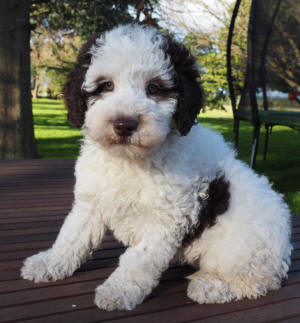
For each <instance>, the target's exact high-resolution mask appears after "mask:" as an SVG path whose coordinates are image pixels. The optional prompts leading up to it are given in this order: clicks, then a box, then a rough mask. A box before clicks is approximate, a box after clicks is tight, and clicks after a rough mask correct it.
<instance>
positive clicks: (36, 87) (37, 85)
mask: <svg viewBox="0 0 300 323" xmlns="http://www.w3.org/2000/svg"><path fill="white" fill-rule="evenodd" d="M39 88H40V80H39V77H38V76H37V75H36V76H35V79H34V87H33V90H32V97H33V98H34V99H36V98H38V93H39Z"/></svg>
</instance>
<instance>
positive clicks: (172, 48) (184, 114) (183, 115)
mask: <svg viewBox="0 0 300 323" xmlns="http://www.w3.org/2000/svg"><path fill="white" fill-rule="evenodd" d="M166 53H167V55H169V57H170V59H171V63H172V65H173V66H174V70H175V73H176V75H175V78H176V81H177V87H178V92H179V97H178V104H177V108H176V112H175V114H174V119H175V122H176V124H177V128H178V130H179V132H180V133H181V135H183V136H185V135H186V134H187V133H188V132H189V131H190V129H191V127H192V126H193V125H194V124H195V119H196V117H197V115H198V113H199V111H200V109H201V107H202V105H203V92H202V89H201V86H200V84H199V82H198V80H197V78H198V77H199V72H198V70H197V67H196V61H195V58H194V57H193V56H192V55H191V53H190V51H189V50H188V49H187V48H186V47H184V46H183V45H182V44H179V43H177V42H175V41H174V40H172V39H171V38H170V37H168V41H167V48H166Z"/></svg>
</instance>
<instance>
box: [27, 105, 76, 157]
mask: <svg viewBox="0 0 300 323" xmlns="http://www.w3.org/2000/svg"><path fill="white" fill-rule="evenodd" d="M33 115H34V134H35V138H36V140H37V147H38V153H39V157H40V158H75V157H76V156H77V155H78V151H79V140H80V138H81V132H80V130H78V129H74V128H72V127H71V126H70V124H69V122H68V121H67V111H66V109H65V107H64V105H63V103H62V102H61V101H58V100H50V99H37V100H33Z"/></svg>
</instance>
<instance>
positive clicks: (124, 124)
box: [113, 118, 139, 137]
mask: <svg viewBox="0 0 300 323" xmlns="http://www.w3.org/2000/svg"><path fill="white" fill-rule="evenodd" d="M138 124H139V123H138V121H136V120H135V119H128V118H118V119H116V120H115V121H114V123H113V126H114V131H115V133H116V134H117V135H118V136H120V137H129V136H131V135H132V134H133V133H134V131H135V130H136V129H137V127H138Z"/></svg>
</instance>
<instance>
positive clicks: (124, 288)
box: [95, 280, 144, 311]
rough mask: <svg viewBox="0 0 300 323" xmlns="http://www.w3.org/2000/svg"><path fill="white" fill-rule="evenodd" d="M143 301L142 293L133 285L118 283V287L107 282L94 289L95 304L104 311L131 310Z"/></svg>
mask: <svg viewBox="0 0 300 323" xmlns="http://www.w3.org/2000/svg"><path fill="white" fill-rule="evenodd" d="M143 299H144V293H143V292H142V290H141V289H140V287H138V286H137V285H135V284H132V283H129V282H126V283H125V284H124V283H123V282H121V281H120V282H119V285H116V284H113V283H111V282H110V281H109V280H107V281H106V282H104V284H102V285H100V286H98V287H97V288H96V295H95V304H96V305H97V306H98V307H99V308H101V309H103V310H106V311H113V310H132V309H134V308H135V307H136V306H137V305H138V304H140V303H141V302H142V301H143Z"/></svg>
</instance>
